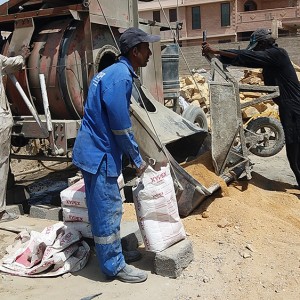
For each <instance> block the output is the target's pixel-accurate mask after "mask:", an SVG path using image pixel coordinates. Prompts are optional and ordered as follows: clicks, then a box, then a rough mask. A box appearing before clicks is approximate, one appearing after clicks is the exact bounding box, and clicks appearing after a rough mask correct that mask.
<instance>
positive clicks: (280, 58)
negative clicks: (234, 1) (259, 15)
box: [202, 28, 300, 187]
mask: <svg viewBox="0 0 300 300" xmlns="http://www.w3.org/2000/svg"><path fill="white" fill-rule="evenodd" d="M202 49H203V50H202V51H203V54H204V55H206V56H208V55H211V54H217V55H219V56H220V60H221V62H223V63H226V64H231V65H234V66H243V67H249V68H262V69H263V77H264V83H265V85H269V86H276V85H277V86H278V87H279V91H280V96H279V97H277V98H275V99H273V100H274V102H275V103H276V104H278V107H279V116H280V120H281V123H282V126H283V129H284V134H285V141H286V153H287V158H288V160H289V163H290V166H291V169H292V170H293V172H294V174H295V177H296V180H297V182H298V187H300V83H299V80H298V78H297V74H296V72H295V69H294V67H293V65H292V63H291V60H290V58H289V56H288V53H287V52H286V50H284V49H282V48H279V47H278V46H277V44H275V39H274V38H273V37H272V36H271V32H270V31H269V30H267V29H264V28H261V29H257V30H256V31H254V32H253V33H252V35H251V37H250V44H249V46H248V47H247V49H246V50H215V49H213V48H211V46H210V45H209V44H208V43H206V42H204V43H203V45H202Z"/></svg>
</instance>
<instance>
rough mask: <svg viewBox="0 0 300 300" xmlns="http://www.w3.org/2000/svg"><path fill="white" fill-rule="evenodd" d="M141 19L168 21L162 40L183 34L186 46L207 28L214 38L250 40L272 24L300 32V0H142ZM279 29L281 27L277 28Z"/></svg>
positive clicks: (287, 31) (281, 31)
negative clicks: (170, 27)
mask: <svg viewBox="0 0 300 300" xmlns="http://www.w3.org/2000/svg"><path fill="white" fill-rule="evenodd" d="M139 16H140V18H141V19H144V20H150V21H154V22H157V23H162V24H167V25H169V26H172V27H173V28H175V27H176V24H178V25H177V27H180V28H181V30H179V31H178V33H177V35H176V30H173V31H170V30H166V31H162V32H161V36H162V41H166V42H167V41H170V40H172V39H174V37H177V38H179V40H180V42H181V44H182V45H183V46H190V45H196V44H199V43H200V42H201V41H202V34H203V31H204V30H206V32H207V38H208V39H209V40H210V41H212V40H213V41H215V42H219V43H225V42H236V41H242V40H247V39H248V38H249V36H250V34H251V33H252V32H253V31H254V30H255V29H257V28H260V27H266V28H271V29H272V31H273V32H278V34H279V36H281V35H282V36H283V35H288V36H291V35H297V34H298V31H299V28H300V0H227V1H226V0H153V1H146V2H144V1H143V2H142V1H139ZM277 29H278V31H277Z"/></svg>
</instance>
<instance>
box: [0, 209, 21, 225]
mask: <svg viewBox="0 0 300 300" xmlns="http://www.w3.org/2000/svg"><path fill="white" fill-rule="evenodd" d="M18 218H19V216H18V215H16V214H14V213H9V212H7V211H6V210H4V211H2V212H0V223H2V222H9V221H13V220H15V219H18Z"/></svg>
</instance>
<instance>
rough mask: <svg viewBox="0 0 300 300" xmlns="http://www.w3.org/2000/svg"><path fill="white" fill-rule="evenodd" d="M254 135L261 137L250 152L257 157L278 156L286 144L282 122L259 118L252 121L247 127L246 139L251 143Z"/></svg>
mask: <svg viewBox="0 0 300 300" xmlns="http://www.w3.org/2000/svg"><path fill="white" fill-rule="evenodd" d="M253 133H254V134H255V135H260V138H259V139H258V141H256V143H255V144H254V145H252V147H251V148H250V149H249V150H250V152H251V153H253V154H255V155H257V156H261V157H269V156H273V155H275V154H277V153H278V152H279V151H280V150H281V149H282V148H283V146H284V144H285V141H284V131H283V128H282V125H281V123H280V121H278V120H277V119H274V118H270V117H259V118H257V119H253V120H251V121H250V122H249V124H248V125H247V128H246V133H245V137H246V138H247V139H248V140H250V141H251V136H252V138H253ZM256 137H257V136H256ZM256 137H255V138H256Z"/></svg>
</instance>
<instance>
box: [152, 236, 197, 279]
mask: <svg viewBox="0 0 300 300" xmlns="http://www.w3.org/2000/svg"><path fill="white" fill-rule="evenodd" d="M193 259H194V253H193V246H192V243H191V241H189V240H188V239H185V240H182V241H180V242H178V243H176V244H175V245H173V246H171V247H169V248H168V249H166V250H164V251H161V252H159V253H156V255H155V259H154V270H155V273H156V274H158V275H161V276H164V277H170V278H177V277H178V276H180V274H181V273H182V270H183V269H185V268H186V267H187V266H188V265H189V263H190V262H191V261H192V260H193Z"/></svg>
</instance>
